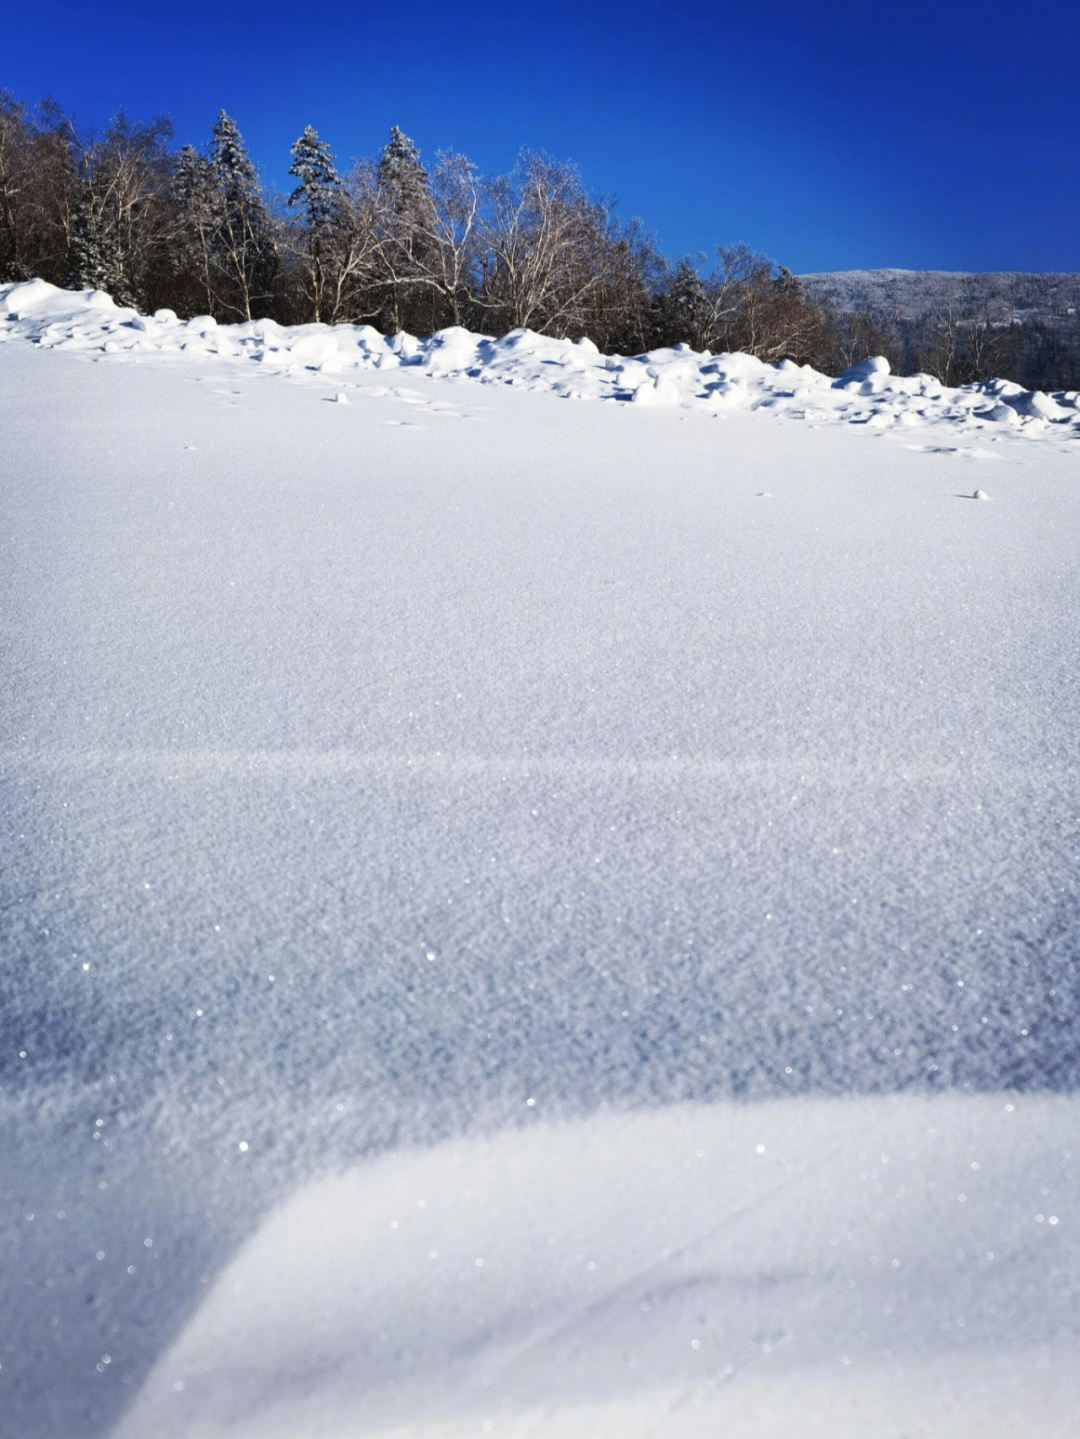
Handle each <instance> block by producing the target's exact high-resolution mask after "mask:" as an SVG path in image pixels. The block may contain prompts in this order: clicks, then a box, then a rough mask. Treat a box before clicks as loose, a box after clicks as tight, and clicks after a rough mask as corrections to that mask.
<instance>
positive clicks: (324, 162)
mask: <svg viewBox="0 0 1080 1439" xmlns="http://www.w3.org/2000/svg"><path fill="white" fill-rule="evenodd" d="M289 153H290V154H291V155H292V157H293V162H292V164H291V165H290V166H289V174H290V175H294V176H295V177H296V178H297V179H298V180H299V181H300V183H299V185H297V187H296V189H295V190H294V191H293V192H292V194H291V195H290V196H289V204H290V206H292V205H301V204H302V205H303V206H304V208H305V210H306V211H307V227H308V230H309V231H310V232H311V233H312V234H318V233H320V232H325V231H326V230H328V229H330V228H331V227H332V226H333V224H334V220H335V218H336V215H337V209H338V201H339V197H340V194H341V179H340V177H339V176H338V172H337V171H336V170H335V169H334V157H333V155H331V153H330V147H329V146H328V145H326V144H325V143H324V142H323V141H322V140H320V139H319V137H318V135H317V134H316V132H315V131H314V130H313V129H312V127H311V126H310V125H305V127H304V133H303V134H302V135H301V136H300V138H299V139H297V140H294V141H293V143H292V146H291V147H290V150H289Z"/></svg>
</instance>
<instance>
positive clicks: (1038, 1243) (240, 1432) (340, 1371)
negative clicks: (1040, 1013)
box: [116, 1097, 1080, 1439]
mask: <svg viewBox="0 0 1080 1439" xmlns="http://www.w3.org/2000/svg"><path fill="white" fill-rule="evenodd" d="M1070 1116H1071V1120H1070ZM1078 1121H1080V1113H1078V1112H1077V1100H1076V1099H1070V1100H1067V1101H1047V1100H1044V1099H1029V1100H1021V1099H1016V1100H1008V1099H1004V1098H1001V1097H987V1098H984V1099H977V1100H973V1099H970V1098H967V1099H965V1098H953V1099H950V1100H947V1101H942V1100H937V1101H933V1100H926V1099H911V1098H895V1099H890V1100H879V1101H865V1100H864V1101H857V1102H849V1103H844V1102H832V1103H829V1102H821V1101H818V1102H813V1103H799V1102H786V1103H782V1104H778V1105H772V1106H761V1105H754V1106H745V1107H740V1106H736V1105H718V1106H710V1107H705V1106H701V1107H681V1108H680V1107H676V1108H674V1109H670V1110H667V1111H665V1112H662V1113H645V1114H637V1115H631V1116H612V1115H602V1116H598V1117H595V1118H593V1119H591V1120H588V1121H585V1122H581V1123H577V1124H572V1125H567V1126H562V1127H553V1126H548V1125H542V1124H541V1125H538V1126H536V1127H534V1128H533V1129H531V1130H528V1131H519V1132H516V1133H508V1134H503V1135H501V1136H499V1137H496V1138H494V1139H491V1140H488V1141H483V1140H480V1141H478V1140H472V1141H456V1142H452V1143H448V1144H445V1145H442V1146H439V1147H436V1148H434V1149H432V1150H429V1151H426V1152H419V1153H415V1152H414V1153H412V1154H407V1153H399V1154H397V1155H394V1156H392V1157H390V1158H386V1159H383V1160H380V1161H378V1162H376V1163H374V1164H372V1165H369V1166H367V1167H365V1168H362V1169H358V1170H355V1171H353V1172H351V1173H347V1174H344V1175H341V1176H339V1177H335V1178H329V1179H325V1180H322V1181H320V1182H316V1183H314V1184H312V1185H310V1186H309V1187H308V1188H306V1189H303V1190H302V1191H301V1192H300V1193H299V1194H297V1195H296V1196H295V1197H294V1198H293V1199H292V1200H290V1201H289V1202H287V1203H286V1204H285V1205H284V1206H283V1207H282V1208H280V1209H279V1210H278V1211H277V1212H276V1213H275V1214H273V1215H272V1216H271V1217H270V1218H269V1220H267V1221H266V1222H265V1223H264V1225H263V1226H262V1228H261V1230H260V1231H259V1232H258V1233H257V1234H256V1235H255V1236H254V1237H253V1238H252V1239H251V1240H250V1241H249V1242H248V1243H247V1244H246V1245H245V1246H244V1247H243V1248H242V1250H241V1251H240V1253H239V1255H238V1256H237V1257H236V1258H235V1259H234V1261H233V1262H232V1264H231V1265H230V1266H229V1267H228V1268H227V1269H226V1270H225V1271H224V1272H223V1273H222V1275H221V1276H220V1277H219V1279H218V1281H217V1284H216V1286H215V1288H214V1289H213V1291H212V1292H211V1293H210V1294H209V1296H208V1297H207V1299H206V1301H205V1302H204V1304H203V1305H202V1307H201V1309H200V1310H199V1311H198V1312H197V1313H196V1314H195V1316H194V1318H193V1319H192V1320H191V1321H190V1323H189V1325H188V1327H187V1329H186V1331H185V1332H184V1333H182V1334H181V1336H180V1338H179V1340H178V1341H177V1342H176V1343H175V1344H174V1345H173V1347H172V1349H171V1350H170V1351H169V1352H168V1353H167V1354H166V1355H165V1356H164V1358H163V1359H162V1360H161V1361H160V1363H159V1364H158V1365H157V1367H156V1369H155V1371H154V1372H153V1373H152V1375H151V1376H150V1378H149V1380H148V1381H147V1383H146V1385H145V1387H144V1389H143V1392H142V1394H141V1395H140V1397H139V1399H138V1400H137V1402H136V1404H135V1406H134V1407H133V1409H132V1410H131V1411H130V1412H129V1414H128V1416H127V1418H126V1421H125V1423H123V1424H122V1425H121V1427H120V1430H119V1431H118V1433H117V1435H116V1439H138V1436H142V1435H146V1434H154V1435H157V1436H159V1439H168V1436H177V1439H179V1436H181V1435H190V1434H198V1435H200V1436H202V1439H241V1436H251V1439H255V1436H258V1439H285V1436H290V1435H294V1434H297V1433H311V1432H315V1431H316V1429H317V1432H318V1433H319V1434H321V1435H323V1436H325V1439H336V1436H340V1439H347V1436H349V1439H352V1436H356V1435H360V1434H367V1433H373V1432H378V1433H383V1432H385V1430H386V1428H387V1427H388V1426H391V1425H400V1426H401V1428H400V1430H399V1429H396V1428H395V1429H394V1431H393V1432H400V1433H408V1434H417V1435H418V1434H421V1433H422V1434H425V1435H429V1434H432V1433H439V1434H449V1433H455V1434H456V1433H461V1434H465V1433H469V1434H473V1433H483V1432H488V1431H491V1430H492V1429H493V1428H494V1429H496V1430H497V1432H499V1433H507V1434H515V1435H516V1434H525V1433H528V1434H529V1435H531V1436H551V1435H556V1434H559V1435H570V1434H577V1433H584V1432H588V1427H592V1428H593V1429H594V1430H595V1429H597V1428H598V1429H599V1430H600V1432H603V1433H615V1432H618V1433H621V1434H624V1435H626V1436H628V1439H629V1436H633V1435H645V1434H651V1433H660V1432H662V1433H664V1434H669V1433H676V1434H680V1435H690V1434H694V1435H701V1434H706V1433H713V1434H720V1433H725V1434H730V1435H732V1436H739V1435H747V1434H758V1433H762V1432H765V1431H763V1430H761V1429H759V1428H758V1427H757V1423H758V1422H759V1421H760V1417H761V1405H762V1401H763V1400H765V1401H766V1402H767V1403H769V1404H770V1405H771V1406H772V1407H773V1413H774V1417H775V1418H776V1420H777V1421H780V1419H781V1418H782V1417H783V1418H786V1420H787V1422H788V1426H789V1427H784V1426H783V1424H781V1423H779V1422H778V1423H777V1427H776V1429H775V1430H774V1429H769V1430H768V1432H770V1433H773V1432H776V1433H794V1432H798V1433H799V1434H803V1435H809V1436H821V1439H824V1436H826V1435H827V1436H829V1439H834V1436H837V1435H855V1434H860V1435H862V1434H867V1433H874V1432H878V1431H879V1430H881V1429H883V1428H885V1427H887V1429H888V1432H890V1433H899V1432H901V1431H903V1430H907V1431H908V1432H911V1433H914V1432H935V1433H943V1434H944V1433H946V1432H947V1433H948V1434H949V1435H950V1436H959V1435H967V1434H970V1435H972V1436H974V1435H977V1434H984V1433H988V1432H993V1433H994V1434H995V1435H1000V1436H1005V1435H1016V1436H1020V1435H1024V1436H1029V1435H1043V1434H1045V1435H1050V1434H1064V1433H1065V1432H1066V1431H1067V1428H1068V1423H1069V1416H1070V1415H1071V1414H1074V1413H1075V1405H1076V1403H1077V1401H1078V1399H1080V1379H1078V1377H1077V1374H1076V1372H1075V1370H1074V1369H1073V1366H1072V1362H1071V1361H1072V1358H1073V1357H1074V1355H1075V1344H1076V1341H1077V1339H1078V1338H1080V1324H1078V1322H1077V1316H1076V1313H1075V1311H1073V1312H1072V1313H1070V1312H1069V1309H1068V1304H1067V1299H1066V1296H1067V1292H1068V1287H1069V1284H1070V1283H1071V1285H1072V1286H1074V1290H1073V1292H1075V1286H1076V1285H1077V1284H1078V1283H1080V1251H1078V1250H1077V1249H1076V1246H1075V1245H1074V1244H1072V1243H1071V1241H1070V1238H1069V1232H1070V1226H1069V1223H1068V1219H1067V1214H1068V1213H1069V1212H1071V1211H1070V1210H1065V1209H1062V1208H1061V1201H1062V1200H1065V1201H1066V1202H1067V1201H1068V1196H1066V1195H1065V1194H1063V1193H1059V1194H1058V1196H1057V1198H1055V1199H1054V1200H1053V1201H1049V1200H1044V1199H1039V1198H1038V1193H1039V1176H1040V1175H1043V1176H1045V1174H1046V1173H1047V1172H1048V1171H1049V1170H1050V1169H1052V1168H1054V1167H1055V1166H1056V1165H1057V1163H1058V1162H1059V1161H1060V1159H1061V1157H1062V1154H1063V1152H1064V1150H1065V1149H1066V1148H1067V1146H1066V1145H1065V1144H1064V1141H1063V1139H1062V1136H1063V1135H1064V1134H1066V1133H1067V1132H1068V1128H1069V1124H1070V1122H1071V1123H1072V1125H1073V1127H1074V1128H1075V1124H1076V1123H1077V1122H1078ZM928 1173H932V1174H933V1176H934V1182H933V1183H931V1184H928V1183H927V1182H926V1175H927V1174H928ZM1042 1192H1043V1194H1045V1193H1046V1192H1047V1191H1046V1189H1045V1188H1044V1189H1043V1191H1042ZM810 1193H812V1194H813V1197H814V1198H813V1202H812V1203H807V1196H808V1194H810ZM957 1196H959V1202H958V1198H957ZM1072 1197H1075V1195H1073V1196H1072ZM1059 1211H1060V1212H1059ZM1006 1312H1008V1313H1009V1314H1010V1316H1011V1320H1012V1322H1013V1323H1014V1324H1018V1325H1020V1326H1021V1327H1022V1328H1023V1329H1024V1331H1025V1334H1026V1339H1025V1342H1024V1343H1023V1344H1021V1345H1012V1346H1009V1345H1007V1346H1006V1349H1005V1351H1004V1352H1003V1351H1002V1348H1001V1344H1002V1338H1001V1333H1000V1330H999V1328H998V1327H997V1326H996V1325H995V1322H994V1320H993V1319H992V1317H991V1316H994V1315H995V1314H1001V1313H1006ZM995 1366H997V1371H998V1374H999V1375H1005V1376H1007V1377H1006V1378H1004V1379H1002V1378H998V1379H997V1380H996V1381H995V1378H994V1372H995ZM826 1395H827V1396H828V1399H827V1404H825V1406H824V1407H823V1406H822V1404H821V1402H820V1401H821V1399H822V1398H824V1397H825V1396H826ZM950 1411H951V1414H950V1419H949V1422H948V1424H947V1426H946V1428H942V1427H940V1426H941V1416H942V1413H944V1412H950ZM589 1416H591V1418H592V1421H593V1423H592V1424H591V1426H587V1427H586V1426H583V1423H582V1421H583V1420H584V1419H585V1418H586V1417H589ZM616 1416H617V1417H618V1423H617V1424H616V1422H615V1420H616ZM432 1426H434V1427H432ZM924 1426H928V1427H926V1428H924Z"/></svg>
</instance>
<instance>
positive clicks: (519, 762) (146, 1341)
mask: <svg viewBox="0 0 1080 1439" xmlns="http://www.w3.org/2000/svg"><path fill="white" fill-rule="evenodd" d="M0 341H3V343H2V344H0V377H2V379H0V436H2V456H3V486H2V492H0V506H2V510H0V584H2V587H3V588H2V603H0V625H2V630H0V634H2V643H3V654H4V685H3V690H2V693H0V785H2V791H3V815H4V823H3V826H2V828H0V906H2V910H0V912H2V914H3V928H2V930H0V984H2V1006H3V1008H2V1018H3V1026H4V1031H3V1044H2V1048H0V1083H2V1092H0V1124H2V1128H3V1133H2V1139H0V1142H2V1145H3V1151H2V1152H3V1155H4V1164H3V1166H2V1167H0V1195H2V1199H0V1273H2V1276H3V1285H4V1293H5V1295H6V1296H7V1301H8V1302H7V1303H6V1304H5V1305H4V1306H3V1314H2V1318H0V1413H2V1414H4V1415H5V1416H6V1419H5V1421H4V1422H5V1424H7V1425H8V1426H9V1427H10V1430H11V1432H13V1433H17V1434H19V1435H20V1436H22V1439H25V1436H38V1435H42V1436H44V1435H63V1436H65V1439H76V1436H84V1435H85V1436H90V1435H95V1436H96V1435H105V1434H109V1433H114V1432H115V1433H117V1434H120V1435H123V1436H125V1439H132V1436H143V1435H147V1436H150V1435H154V1436H156V1435H171V1434H176V1435H192V1436H194V1435H204V1436H210V1435H222V1436H224V1435H230V1436H238V1435H241V1434H250V1435H259V1436H282V1439H284V1436H286V1435H287V1436H294V1435H316V1434H318V1435H323V1436H327V1439H329V1436H341V1439H350V1436H353V1435H359V1434H365V1433H373V1432H378V1433H389V1432H392V1433H401V1434H416V1435H419V1434H445V1435H449V1434H455V1435H456V1434H465V1433H469V1434H472V1433H483V1432H495V1433H503V1434H515V1435H517V1434H522V1435H524V1434H530V1435H534V1434H535V1435H546V1434H575V1433H579V1432H583V1431H585V1432H588V1431H591V1432H594V1433H601V1434H606V1433H613V1434H620V1435H624V1434H625V1435H628V1436H629V1435H635V1434H645V1433H657V1434H668V1433H672V1434H687V1435H689V1434H701V1433H718V1432H723V1433H725V1434H731V1435H733V1436H736V1439H739V1436H743V1435H747V1436H749V1435H773V1434H775V1435H781V1434H783V1435H787V1434H790V1433H792V1432H798V1433H800V1434H805V1435H807V1436H813V1435H816V1434H818V1433H820V1434H822V1435H825V1434H828V1435H849V1434H850V1435H861V1434H864V1433H866V1432H873V1433H877V1432H878V1431H880V1432H881V1433H883V1434H896V1435H899V1434H900V1433H908V1434H910V1435H912V1436H915V1435H923V1434H924V1435H928V1436H929V1435H934V1436H940V1435H949V1436H952V1435H966V1434H968V1433H970V1434H975V1433H979V1434H986V1433H995V1434H996V1433H1001V1434H1009V1433H1013V1432H1015V1433H1017V1434H1019V1433H1024V1434H1033V1435H1055V1436H1056V1435H1061V1436H1065V1435H1067V1434H1069V1435H1071V1433H1072V1432H1073V1425H1074V1418H1073V1416H1074V1415H1075V1413H1076V1410H1077V1406H1078V1403H1080V1394H1078V1393H1077V1383H1076V1378H1075V1373H1076V1370H1077V1366H1076V1365H1075V1359H1076V1356H1077V1340H1078V1337H1080V1319H1078V1310H1077V1297H1078V1294H1080V1235H1078V1232H1077V1224H1078V1207H1077V1202H1076V1201H1077V1191H1078V1183H1077V1170H1076V1161H1075V1146H1076V1143H1077V1139H1078V1137H1080V1104H1078V1102H1077V1100H1076V1097H1075V1096H1076V1090H1077V1086H1078V1081H1080V1044H1078V1019H1077V1016H1078V1013H1080V1004H1078V1001H1080V973H1078V970H1077V964H1076V956H1077V953H1078V949H1080V896H1078V889H1077V882H1076V875H1077V872H1078V864H1080V843H1078V840H1080V836H1078V824H1077V815H1078V814H1080V763H1078V761H1080V738H1078V733H1077V726H1076V714H1077V712H1078V695H1077V688H1078V681H1077V675H1078V673H1080V667H1078V664H1077V658H1078V656H1077V648H1078V647H1077V620H1076V616H1077V614H1078V613H1080V604H1078V601H1080V572H1078V567H1077V563H1076V535H1077V533H1078V532H1080V526H1078V521H1080V476H1078V472H1077V464H1076V461H1077V455H1078V453H1080V451H1078V450H1077V449H1076V448H1075V441H1076V440H1077V438H1080V410H1078V408H1077V404H1076V398H1077V397H1076V396H1074V395H1060V394H1059V395H1055V396H1040V395H1030V394H1025V393H1024V392H1019V391H1017V389H1016V387H1014V386H1008V385H1004V384H1001V383H998V384H996V385H990V386H983V387H981V388H975V389H970V390H964V391H948V390H942V388H941V387H940V386H937V385H936V384H935V383H934V382H933V381H931V380H929V379H927V378H926V377H919V378H917V379H916V380H902V379H898V378H897V377H895V376H891V375H889V374H888V372H887V370H885V369H883V368H882V365H881V362H872V363H871V364H869V365H868V366H864V367H862V368H861V369H859V370H858V371H857V372H852V373H849V375H848V376H846V377H841V380H840V381H838V382H835V383H834V382H832V381H830V380H828V379H826V378H825V377H822V376H816V375H814V374H813V372H811V371H807V370H802V369H799V368H798V367H794V366H781V367H777V368H771V367H767V366H762V365H760V364H758V363H757V362H755V361H752V360H748V359H747V358H746V357H740V356H721V357H719V358H717V359H711V358H708V357H702V356H699V355H695V354H692V353H691V352H689V351H670V352H663V353H661V354H658V355H651V356H641V357H636V358H633V359H617V358H616V359H611V358H605V357H602V356H599V355H598V354H597V353H596V352H595V350H594V349H593V348H592V347H590V346H588V345H573V344H569V343H564V342H557V341H550V340H545V339H541V338H539V337H537V336H534V335H529V334H524V333H521V334H518V335H515V336H509V337H507V338H506V339H505V340H502V341H497V342H495V341H489V340H484V339H482V338H480V337H477V336H470V335H466V334H465V333H464V332H461V331H451V332H447V333H445V334H443V335H441V336H436V337H434V338H433V339H432V340H430V341H426V342H422V341H417V340H414V339H412V338H411V337H408V336H398V337H395V338H394V339H393V340H390V341H386V340H383V339H382V338H381V337H378V336H376V335H375V334H374V332H371V331H363V330H358V329H344V328H343V329H342V330H340V331H329V330H326V329H321V328H318V327H313V326H304V327H300V328H298V329H296V330H284V329H281V328H280V327H277V326H272V325H267V324H266V323H264V322H258V323H256V324H254V325H245V326H237V327H226V326H216V325H214V324H213V322H212V321H209V320H201V321H199V320H195V321H190V322H188V323H187V324H181V323H180V322H179V321H177V320H176V319H175V317H171V318H170V317H169V316H167V315H159V316H157V317H155V318H154V319H145V318H143V317H140V316H137V315H135V314H134V312H132V311H125V310H119V309H117V308H116V307H115V306H113V304H112V302H111V300H109V299H108V297H105V296H100V295H95V294H85V295H76V294H69V293H65V292H61V291H57V290H55V289H53V288H51V287H49V286H47V285H44V284H42V283H40V282H33V283H31V284H29V285H22V286H15V287H7V288H0ZM49 349H54V350H55V349H59V350H60V351H61V352H62V353H61V354H60V355H53V354H46V353H42V352H43V351H44V350H49ZM64 351H66V352H68V353H67V354H66V355H65V354H64V353H63V352H64ZM97 361H100V363H93V362H97ZM319 367H322V368H319ZM473 372H475V373H473ZM483 380H488V381H494V382H495V383H494V384H490V385H488V386H486V387H482V386H481V385H480V384H478V383H477V381H483ZM529 390H535V391H537V393H527V391H529ZM568 394H578V395H580V396H582V397H583V398H586V399H589V398H591V399H596V400H607V401H616V403H603V404H599V403H597V404H580V405H565V404H563V403H561V397H562V396H564V395H568ZM342 397H344V403H342ZM641 397H644V400H643V399H642V398H641ZM621 400H635V401H636V402H635V403H631V404H625V403H618V401H621ZM643 402H644V403H645V404H646V409H645V411H644V412H642V411H641V409H640V406H641V404H642V403H643ZM998 409H1000V410H1001V411H1003V412H1007V416H1008V417H1005V416H1004V415H998V416H997V417H996V418H995V415H994V411H995V410H998ZM784 421H788V422H789V423H784ZM790 422H795V423H790ZM976 496H978V497H980V498H984V497H985V500H986V502H985V503H978V504H971V503H969V502H970V501H971V500H972V499H973V498H975V497H976ZM935 1091H940V1092H935ZM421 1200H423V1201H424V1203H423V1205H421V1204H420V1201H421ZM433 1254H434V1255H435V1256H436V1257H434V1258H433V1257H432V1255H433ZM990 1256H993V1257H992V1258H991V1257H990ZM478 1259H482V1260H483V1261H484V1262H483V1264H477V1262H476V1261H477V1260H478ZM590 1265H593V1266H595V1267H594V1268H590V1267H589V1266H590ZM643 1306H647V1307H643ZM177 1385H182V1387H181V1388H177V1387H176V1386H177ZM485 1426H491V1427H490V1428H486V1427H485Z"/></svg>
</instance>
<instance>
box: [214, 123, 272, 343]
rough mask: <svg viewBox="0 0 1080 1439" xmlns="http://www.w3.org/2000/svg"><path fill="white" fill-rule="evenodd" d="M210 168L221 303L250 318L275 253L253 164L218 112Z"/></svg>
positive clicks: (235, 132) (236, 133)
mask: <svg viewBox="0 0 1080 1439" xmlns="http://www.w3.org/2000/svg"><path fill="white" fill-rule="evenodd" d="M210 167H211V172H212V175H213V180H214V188H215V191H216V194H215V206H214V208H215V214H214V235H213V240H214V243H213V257H214V262H215V266H216V268H217V270H218V271H219V273H220V275H221V277H222V279H223V280H224V282H225V285H224V289H225V293H226V295H227V296H228V298H227V299H226V301H225V303H226V305H227V306H228V307H229V308H231V309H234V310H236V311H238V312H239V313H240V314H241V315H242V316H243V318H244V319H245V320H250V319H251V317H252V302H253V301H255V300H257V299H259V298H263V297H264V296H265V293H266V291H267V290H268V289H269V286H270V282H271V280H272V279H273V275H274V271H275V269H276V267H277V254H276V251H275V246H274V241H273V235H272V233H271V228H270V218H269V216H268V215H267V213H266V207H265V205H264V204H263V201H262V195H261V192H260V190H259V181H258V177H257V176H256V174H255V167H254V165H252V163H251V161H250V160H249V159H248V153H247V151H246V150H245V148H244V142H243V140H242V139H241V138H240V132H239V131H238V130H237V128H236V125H235V123H234V122H233V120H232V118H231V117H230V116H229V115H227V114H226V113H225V111H224V110H222V111H220V112H219V114H218V117H217V120H216V122H215V124H214V129H213V132H212V136H211V141H210Z"/></svg>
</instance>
